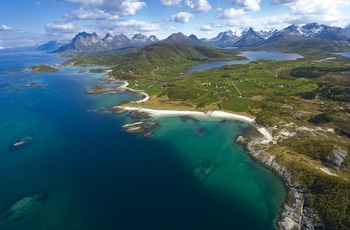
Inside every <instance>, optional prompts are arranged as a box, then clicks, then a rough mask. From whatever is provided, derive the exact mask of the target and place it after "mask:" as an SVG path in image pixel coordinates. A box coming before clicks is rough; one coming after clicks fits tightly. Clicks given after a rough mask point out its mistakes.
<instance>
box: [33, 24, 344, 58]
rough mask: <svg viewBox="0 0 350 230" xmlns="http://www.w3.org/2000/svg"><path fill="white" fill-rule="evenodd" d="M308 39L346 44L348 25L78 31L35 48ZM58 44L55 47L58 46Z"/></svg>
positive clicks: (253, 43) (95, 48)
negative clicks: (204, 31) (162, 33)
mask: <svg viewBox="0 0 350 230" xmlns="http://www.w3.org/2000/svg"><path fill="white" fill-rule="evenodd" d="M310 39H312V40H315V41H316V40H321V41H332V42H338V43H339V42H341V43H346V44H347V45H349V46H350V26H348V27H346V28H340V27H333V26H327V25H320V24H317V23H309V24H306V25H304V26H296V25H290V26H288V27H286V28H284V29H282V30H272V31H254V29H253V28H249V29H247V30H244V31H235V32H234V31H232V30H228V31H224V32H221V33H219V34H218V35H217V36H216V37H214V38H211V39H206V38H202V39H198V38H197V36H195V35H193V34H192V35H190V36H186V35H184V34H182V33H181V32H179V33H174V34H171V35H170V36H169V37H167V38H166V39H164V40H162V41H159V40H158V38H157V37H156V36H154V35H152V36H149V37H147V36H145V35H143V34H141V33H138V34H135V35H134V36H133V37H132V38H131V39H130V38H128V37H127V36H126V35H124V34H120V35H115V36H112V35H110V34H106V36H105V37H104V38H102V39H101V38H100V37H99V36H98V35H97V34H96V33H92V34H89V33H86V32H82V33H79V34H77V35H76V36H75V37H74V38H73V40H72V41H70V42H66V43H64V42H57V41H50V42H48V43H46V44H43V45H41V46H39V47H38V49H39V50H46V51H52V52H55V53H60V52H97V51H106V50H115V49H122V48H127V47H138V46H145V45H149V44H152V43H154V42H162V43H174V42H177V43H186V44H191V45H210V46H215V47H220V48H226V47H258V46H269V45H270V46H271V45H273V44H276V43H281V41H283V42H288V41H293V42H295V41H300V42H305V41H309V40H310ZM58 47H59V48H58Z"/></svg>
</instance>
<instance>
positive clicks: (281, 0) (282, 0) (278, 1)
mask: <svg viewBox="0 0 350 230" xmlns="http://www.w3.org/2000/svg"><path fill="white" fill-rule="evenodd" d="M296 1H298V0H272V1H271V4H272V5H284V4H288V3H292V2H296Z"/></svg>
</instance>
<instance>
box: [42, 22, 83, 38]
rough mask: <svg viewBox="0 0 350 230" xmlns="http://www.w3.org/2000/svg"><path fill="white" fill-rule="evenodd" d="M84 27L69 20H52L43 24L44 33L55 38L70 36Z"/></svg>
mask: <svg viewBox="0 0 350 230" xmlns="http://www.w3.org/2000/svg"><path fill="white" fill-rule="evenodd" d="M84 29H85V27H84V26H82V25H78V24H73V23H71V22H68V23H66V22H53V23H49V24H46V25H45V30H46V35H47V36H49V37H53V38H55V39H67V38H71V37H73V36H74V35H76V34H77V33H78V32H81V31H83V30H84Z"/></svg>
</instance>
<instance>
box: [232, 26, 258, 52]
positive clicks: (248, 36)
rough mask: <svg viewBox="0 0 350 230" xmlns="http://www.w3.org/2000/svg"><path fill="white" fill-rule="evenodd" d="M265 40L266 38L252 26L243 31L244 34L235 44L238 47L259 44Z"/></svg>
mask: <svg viewBox="0 0 350 230" xmlns="http://www.w3.org/2000/svg"><path fill="white" fill-rule="evenodd" d="M263 41H265V39H264V38H263V37H262V36H260V35H259V34H258V33H257V32H255V31H254V30H253V28H251V27H250V28H249V30H245V31H243V33H242V36H241V37H240V38H239V39H238V40H237V41H236V42H235V44H234V45H235V46H238V47H248V46H257V45H259V44H261V43H262V42H263Z"/></svg>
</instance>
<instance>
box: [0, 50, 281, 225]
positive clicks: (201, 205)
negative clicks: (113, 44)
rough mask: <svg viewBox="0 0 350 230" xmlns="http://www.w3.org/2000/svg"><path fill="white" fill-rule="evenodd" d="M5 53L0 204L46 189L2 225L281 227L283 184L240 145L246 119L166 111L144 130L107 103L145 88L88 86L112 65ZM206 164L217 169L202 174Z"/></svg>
mask: <svg viewBox="0 0 350 230" xmlns="http://www.w3.org/2000/svg"><path fill="white" fill-rule="evenodd" d="M0 58H1V59H0V60H1V62H0V75H1V76H0V103H1V106H0V132H1V141H0V197H1V199H0V211H5V210H7V209H8V208H9V206H11V205H12V204H13V203H14V202H16V201H17V200H19V199H20V198H22V197H26V196H30V195H31V194H35V193H38V192H40V191H45V192H46V194H47V198H46V199H45V200H44V202H43V204H42V205H40V206H38V207H37V208H36V209H35V210H33V211H32V212H31V213H30V214H29V215H27V216H25V217H24V218H22V219H21V220H19V221H17V222H12V223H5V222H4V221H3V219H2V220H0V229H8V230H9V229H11V230H14V229H273V227H274V220H275V219H276V217H277V215H278V210H279V206H280V204H281V202H282V201H283V200H284V198H285V189H284V186H283V184H282V182H281V180H280V179H279V178H278V177H277V176H276V175H274V174H273V173H272V172H270V171H269V170H267V169H265V168H263V167H261V166H260V165H258V164H256V163H255V162H253V161H252V160H251V159H250V158H249V157H248V155H247V154H246V153H245V152H244V150H243V148H242V147H241V146H239V145H237V144H235V142H234V140H235V138H236V137H237V135H239V134H240V133H241V132H242V130H244V129H245V128H246V127H247V125H246V124H244V123H242V122H236V121H227V122H225V123H221V122H220V120H218V119H214V118H211V119H203V118H197V119H198V120H194V119H192V120H191V119H190V120H187V121H184V120H181V119H180V118H179V117H177V116H174V117H162V118H157V119H158V121H159V122H160V125H159V127H158V128H157V129H156V130H155V134H154V137H153V138H151V139H142V138H139V137H138V136H137V135H133V134H127V133H125V132H124V131H123V130H122V129H121V126H122V125H123V124H124V123H125V122H129V121H130V118H128V117H127V115H126V114H124V115H112V114H111V113H110V112H108V111H107V109H106V107H107V106H109V105H112V104H114V103H118V102H121V101H124V100H135V99H137V98H138V96H137V95H133V94H130V93H126V92H125V93H121V94H118V95H109V94H106V95H87V94H84V91H85V90H87V89H89V88H91V85H93V84H96V83H97V82H98V79H99V78H101V77H103V75H104V74H96V73H89V72H84V73H79V72H80V70H81V69H82V68H61V69H60V71H59V72H56V73H40V74H32V73H31V72H30V71H28V70H25V68H26V67H28V66H30V65H35V64H58V63H61V62H62V61H63V60H62V59H59V58H57V57H53V56H48V55H42V54H31V53H27V54H6V55H1V56H0ZM18 69H22V70H23V71H21V72H15V73H13V72H12V73H10V74H5V73H6V72H9V71H16V70H18ZM87 69H88V68H85V70H87ZM29 83H36V85H34V86H28V84H29ZM38 85H42V86H43V87H39V88H38V87H37V86H38ZM27 136H31V137H32V138H33V139H32V141H30V142H29V143H27V144H25V145H24V146H23V148H21V149H17V150H15V151H12V152H9V151H8V147H9V146H10V145H11V144H12V143H13V142H15V141H16V140H19V139H21V138H23V137H27ZM208 165H209V166H213V167H212V168H211V170H210V173H208V174H203V173H202V174H201V173H199V174H198V173H196V172H198V169H200V167H202V168H203V167H204V168H205V167H208ZM0 218H4V216H1V214H0Z"/></svg>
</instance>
